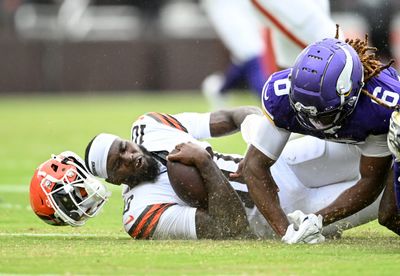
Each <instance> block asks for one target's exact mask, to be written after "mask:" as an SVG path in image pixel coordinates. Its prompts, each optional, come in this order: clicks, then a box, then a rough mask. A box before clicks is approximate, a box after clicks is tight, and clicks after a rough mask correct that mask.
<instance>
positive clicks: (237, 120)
mask: <svg viewBox="0 0 400 276" xmlns="http://www.w3.org/2000/svg"><path fill="white" fill-rule="evenodd" d="M251 114H258V115H261V114H262V112H261V109H259V108H258V107H255V106H241V107H236V108H232V109H223V110H219V111H215V112H212V113H211V114H210V134H211V136H212V137H218V136H224V135H228V134H231V133H234V132H237V131H239V130H240V125H241V124H242V123H243V121H244V119H246V117H247V116H248V115H251Z"/></svg>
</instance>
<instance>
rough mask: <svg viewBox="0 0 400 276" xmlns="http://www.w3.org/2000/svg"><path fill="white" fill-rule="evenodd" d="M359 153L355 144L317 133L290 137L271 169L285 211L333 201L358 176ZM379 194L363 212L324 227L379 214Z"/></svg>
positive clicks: (338, 227)
mask: <svg viewBox="0 0 400 276" xmlns="http://www.w3.org/2000/svg"><path fill="white" fill-rule="evenodd" d="M359 159H360V153H359V152H358V150H357V148H356V147H355V146H352V145H347V144H339V143H333V142H326V141H323V140H319V139H317V138H314V137H302V138H298V139H295V140H291V141H290V142H289V143H288V145H287V146H286V147H285V149H284V151H283V152H282V155H281V158H280V159H278V161H277V162H276V167H275V168H273V169H272V171H273V176H274V179H275V181H276V182H277V185H278V186H279V189H280V192H279V198H280V200H281V205H282V208H283V209H284V211H285V213H291V212H293V211H295V210H301V211H303V212H304V213H315V212H316V211H318V210H320V209H322V208H324V207H326V206H328V205H329V204H331V203H332V202H333V201H334V200H335V199H336V198H337V197H338V196H339V195H340V194H341V193H343V192H344V191H345V190H347V189H349V188H350V187H351V186H353V185H355V184H356V183H357V181H358V179H359V171H358V167H359ZM379 202H380V198H378V199H377V200H376V201H375V202H374V203H373V204H371V205H369V206H368V207H366V208H364V209H363V210H361V211H360V212H358V213H356V214H354V215H352V216H349V217H347V218H345V219H342V220H340V221H338V222H336V223H334V224H332V225H330V226H328V227H326V229H324V234H325V235H329V236H332V235H337V234H340V233H341V232H342V231H343V230H345V229H348V228H351V227H355V226H358V225H361V224H364V223H367V222H369V221H371V220H373V219H376V218H377V215H378V206H379Z"/></svg>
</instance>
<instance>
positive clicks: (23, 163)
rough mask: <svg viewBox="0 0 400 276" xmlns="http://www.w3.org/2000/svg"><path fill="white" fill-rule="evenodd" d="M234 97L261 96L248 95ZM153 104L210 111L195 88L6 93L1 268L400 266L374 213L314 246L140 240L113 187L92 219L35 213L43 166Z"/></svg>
mask: <svg viewBox="0 0 400 276" xmlns="http://www.w3.org/2000/svg"><path fill="white" fill-rule="evenodd" d="M232 104H233V105H239V104H256V105H258V103H257V101H255V100H254V99H253V98H252V97H250V96H242V95H236V96H235V97H234V99H233V102H232ZM148 111H161V112H169V113H177V112H183V111H198V112H203V111H207V106H206V103H205V102H204V100H203V99H202V98H201V97H200V96H199V95H195V94H188V95H183V94H179V95H178V94H176V95H170V94H156V93H148V94H133V93H132V94H123V95H121V94H115V95H112V94H109V95H102V96H94V95H92V96H91V95H85V96H71V97H67V96H61V97H60V96H59V97H56V96H36V97H3V98H1V99H0V127H1V130H0V144H1V147H0V157H1V162H0V164H1V166H0V274H19V273H22V274H72V275H75V274H168V275H169V274H224V275H227V274H271V275H277V274H278V275H282V274H284V275H287V274H291V275H309V274H328V275H338V274H340V275H343V274H344V275H353V274H355V273H357V274H367V275H396V274H398V271H399V269H400V239H399V238H398V237H397V236H396V235H394V234H392V233H391V232H390V231H388V230H386V229H385V228H383V227H381V226H379V225H378V224H377V222H372V223H369V224H367V225H364V226H362V227H359V228H356V229H352V230H349V231H347V232H345V233H344V235H343V238H342V239H340V240H333V241H328V242H326V243H324V244H320V245H313V246H309V245H293V246H287V245H284V244H281V243H280V242H278V241H135V240H132V239H131V238H130V237H129V236H128V235H126V234H125V233H124V231H123V229H122V222H121V213H122V201H121V197H120V190H119V188H118V187H113V188H112V191H113V196H112V197H111V200H110V202H109V203H108V204H107V205H106V206H105V208H104V211H103V212H102V213H101V214H100V215H99V216H98V217H97V218H95V219H93V220H90V221H88V223H87V225H86V226H85V227H81V228H71V227H51V226H48V225H46V224H44V223H42V222H41V221H40V220H39V219H38V218H37V217H36V216H35V215H34V214H33V213H32V211H31V210H30V206H29V196H28V187H29V181H30V177H31V176H32V173H33V170H34V169H35V167H36V166H37V165H39V164H40V163H41V162H43V161H44V160H46V159H48V158H49V157H50V154H51V153H58V152H61V151H63V150H67V149H68V150H72V151H75V152H77V153H79V154H81V155H82V154H83V151H84V148H85V146H86V144H87V143H88V141H89V140H90V139H91V138H92V137H93V136H94V135H96V134H97V133H99V132H110V133H115V134H118V135H121V136H123V137H126V138H128V137H129V134H130V125H131V123H132V122H133V121H134V120H135V119H136V118H137V117H138V116H139V115H141V114H142V113H145V112H148ZM211 143H212V144H213V145H214V146H215V147H216V148H218V149H219V150H220V151H225V152H236V153H243V152H244V150H245V147H246V146H245V145H244V143H243V142H242V141H241V138H240V136H239V135H234V136H232V137H228V138H224V139H220V140H212V141H211ZM36 234H40V235H41V236H35V235H36ZM42 234H49V235H48V236H43V235H42ZM54 234H60V236H54Z"/></svg>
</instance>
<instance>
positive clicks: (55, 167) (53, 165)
mask: <svg viewBox="0 0 400 276" xmlns="http://www.w3.org/2000/svg"><path fill="white" fill-rule="evenodd" d="M50 167H51V168H52V169H53V171H54V172H57V170H58V166H57V165H56V164H51V166H50Z"/></svg>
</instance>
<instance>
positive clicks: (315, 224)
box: [282, 210, 325, 244]
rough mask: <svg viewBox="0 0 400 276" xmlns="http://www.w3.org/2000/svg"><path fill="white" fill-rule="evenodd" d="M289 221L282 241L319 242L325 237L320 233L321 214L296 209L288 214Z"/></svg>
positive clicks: (290, 242) (289, 242) (291, 242)
mask: <svg viewBox="0 0 400 276" xmlns="http://www.w3.org/2000/svg"><path fill="white" fill-rule="evenodd" d="M288 220H289V222H290V223H291V224H290V225H289V227H288V228H287V230H286V233H285V235H284V236H283V237H282V241H283V242H285V243H288V244H293V243H310V244H312V243H321V242H324V241H325V237H324V236H323V235H322V234H321V230H322V216H321V215H318V216H316V215H314V214H308V215H305V214H304V213H303V212H301V211H299V210H297V211H295V212H293V213H291V214H289V215H288Z"/></svg>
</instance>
